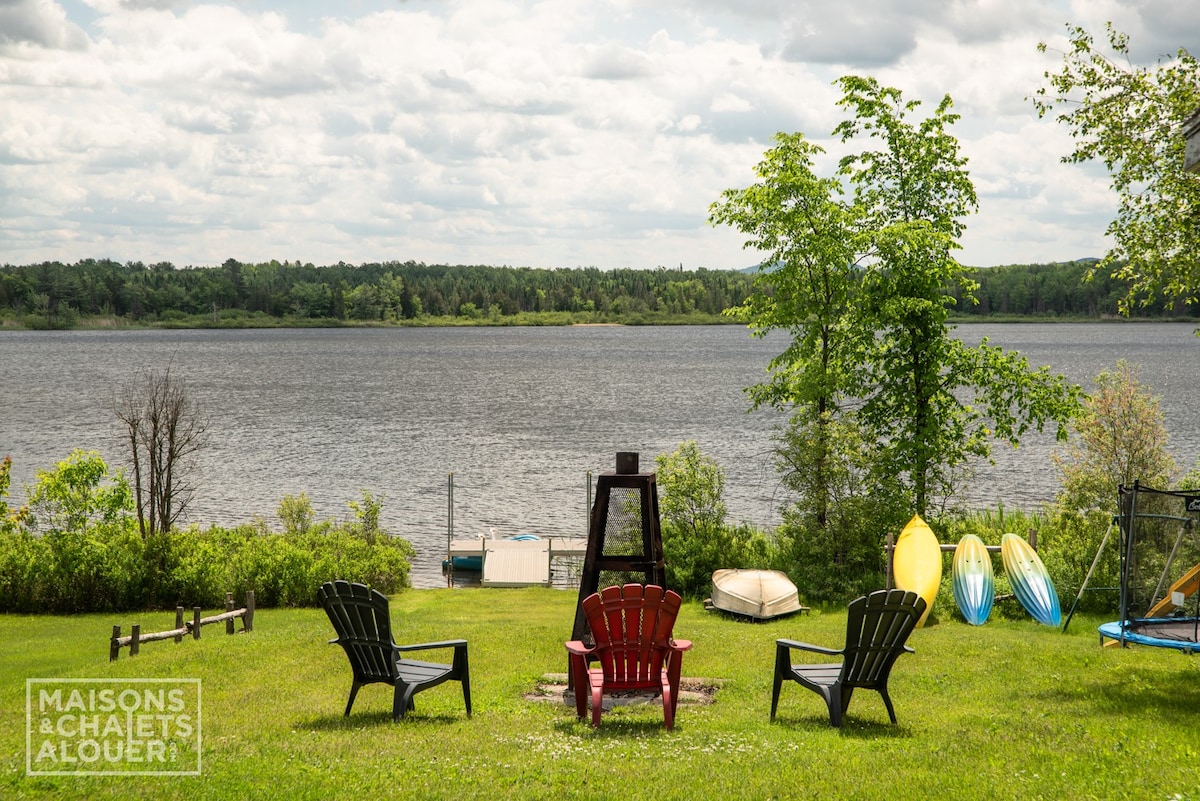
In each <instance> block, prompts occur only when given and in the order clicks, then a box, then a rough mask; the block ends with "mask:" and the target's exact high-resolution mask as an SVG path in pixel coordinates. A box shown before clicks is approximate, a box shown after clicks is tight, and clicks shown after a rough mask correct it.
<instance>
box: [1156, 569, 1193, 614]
mask: <svg viewBox="0 0 1200 801" xmlns="http://www.w3.org/2000/svg"><path fill="white" fill-rule="evenodd" d="M1197 589H1200V565H1196V566H1195V567H1193V568H1192V569H1191V570H1189V571H1188V572H1186V573H1184V574H1183V578H1181V579H1179V581H1177V582H1175V583H1174V584H1172V585H1171V589H1170V590H1168V591H1167V597H1165V598H1163V599H1162V600H1161V601H1159V602H1158V603H1156V604H1155V605H1154V606H1152V607H1151V608H1150V611H1149V612H1147V613H1146V617H1162V616H1163V615H1165V614H1167V613H1168V612H1170V611H1171V610H1173V609H1174V608H1175V606H1176V604H1175V602H1174V601H1173V600H1171V596H1173V595H1174V594H1175V593H1177V592H1180V593H1183V597H1184V598H1188V597H1190V596H1191V595H1192V593H1194V592H1196V590H1197Z"/></svg>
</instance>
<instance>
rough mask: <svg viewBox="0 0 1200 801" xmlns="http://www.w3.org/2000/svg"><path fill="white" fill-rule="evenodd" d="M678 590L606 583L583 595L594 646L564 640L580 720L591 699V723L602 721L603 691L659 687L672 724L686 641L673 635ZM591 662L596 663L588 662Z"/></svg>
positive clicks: (687, 642)
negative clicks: (609, 584) (607, 585)
mask: <svg viewBox="0 0 1200 801" xmlns="http://www.w3.org/2000/svg"><path fill="white" fill-rule="evenodd" d="M680 603H681V600H680V597H679V594H678V593H676V592H673V591H671V590H664V589H663V588H662V587H659V586H657V585H655V584H646V585H642V584H626V585H625V586H623V587H605V588H604V589H602V590H601V591H600V592H598V593H592V594H591V595H589V596H588V597H587V598H584V599H583V604H582V605H583V611H584V615H585V616H586V617H587V622H588V627H589V628H590V629H591V632H592V638H593V639H594V640H595V643H596V644H595V645H593V646H591V647H589V646H588V645H587V644H586V643H583V642H580V641H579V640H571V641H570V642H568V643H567V644H566V645H567V651H568V653H569V659H570V662H571V680H572V682H573V684H574V685H575V711H576V712H577V713H578V714H579V718H580V719H581V720H582V719H583V716H584V715H585V714H586V712H587V702H588V696H589V695H590V696H591V702H592V725H593V726H599V725H600V712H601V711H602V709H603V707H602V705H601V696H602V695H603V694H604V693H605V692H606V691H607V692H618V691H621V690H661V692H662V702H663V717H664V718H665V720H666V724H667V728H668V729H670V728H673V727H674V725H675V707H676V705H677V704H678V703H679V676H680V670H681V668H682V665H683V652H684V651H686V650H688V649H689V648H691V647H692V643H691V642H690V641H688V640H676V639H673V638H672V637H671V629H672V628H674V626H675V618H676V617H677V616H678V615H679V606H680ZM592 661H596V662H599V667H589V663H590V662H592Z"/></svg>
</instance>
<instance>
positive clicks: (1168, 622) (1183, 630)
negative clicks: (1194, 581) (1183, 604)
mask: <svg viewBox="0 0 1200 801" xmlns="http://www.w3.org/2000/svg"><path fill="white" fill-rule="evenodd" d="M1198 633H1200V618H1174V617H1151V618H1138V619H1137V620H1127V621H1125V625H1124V626H1122V625H1121V621H1120V620H1114V621H1113V622H1111V623H1105V624H1103V625H1101V626H1100V640H1101V642H1103V641H1104V640H1116V641H1117V642H1121V643H1132V644H1134V645H1149V646H1153V647H1155V648H1174V649H1176V650H1179V651H1187V652H1189V653H1195V652H1198V651H1200V638H1198V637H1197V634H1198Z"/></svg>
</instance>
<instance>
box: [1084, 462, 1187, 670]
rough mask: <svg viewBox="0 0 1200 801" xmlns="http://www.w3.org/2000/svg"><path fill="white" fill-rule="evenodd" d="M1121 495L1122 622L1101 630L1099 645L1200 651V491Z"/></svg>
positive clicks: (1138, 489)
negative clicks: (1199, 521) (1112, 643)
mask: <svg viewBox="0 0 1200 801" xmlns="http://www.w3.org/2000/svg"><path fill="white" fill-rule="evenodd" d="M1118 495H1119V500H1120V516H1119V518H1120V529H1121V554H1120V570H1121V586H1120V592H1121V597H1120V609H1119V611H1120V617H1119V619H1117V620H1115V621H1113V622H1111V623H1105V624H1103V625H1102V626H1100V627H1099V631H1100V641H1101V642H1104V640H1115V641H1116V642H1118V643H1120V644H1121V645H1122V646H1126V645H1129V644H1137V645H1148V646H1153V647H1156V648H1174V649H1175V650H1178V651H1186V652H1189V653H1191V652H1197V651H1200V526H1198V525H1197V518H1198V516H1200V490H1155V489H1150V488H1149V487H1143V486H1141V485H1140V483H1139V482H1137V481H1135V482H1134V483H1133V486H1132V487H1125V486H1121V487H1119V488H1118ZM1105 539H1106V540H1107V535H1106V536H1105ZM1103 547H1104V545H1103V543H1102V544H1101V549H1103ZM1098 558H1099V553H1097V559H1098ZM1094 566H1095V562H1093V567H1094ZM1081 591H1082V590H1081Z"/></svg>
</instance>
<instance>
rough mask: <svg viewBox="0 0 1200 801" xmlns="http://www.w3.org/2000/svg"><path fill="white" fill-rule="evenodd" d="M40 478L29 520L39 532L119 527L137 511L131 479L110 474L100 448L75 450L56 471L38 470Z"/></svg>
mask: <svg viewBox="0 0 1200 801" xmlns="http://www.w3.org/2000/svg"><path fill="white" fill-rule="evenodd" d="M36 477H37V483H36V484H35V485H34V487H33V490H32V492H30V493H29V504H28V505H29V517H28V521H27V525H28V526H29V528H30V529H31V530H32V531H34V532H36V533H41V534H50V533H55V532H63V531H76V532H86V530H87V529H89V528H90V527H93V526H99V525H117V526H119V525H120V524H121V523H122V522H123V521H125V520H127V519H128V518H129V516H130V514H131V513H132V512H133V493H132V491H131V489H130V487H129V482H128V481H126V480H125V477H124V475H123V474H121V473H117V474H116V475H115V476H114V475H110V474H109V470H108V465H107V464H105V463H104V460H103V459H102V458H100V454H99V453H97V452H96V451H81V450H75V451H72V452H71V454H70V455H69V456H68V457H67V458H66V459H64V460H63V461H61V462H59V463H58V464H57V465H56V466H55V468H54V469H53V470H38V471H37V473H36Z"/></svg>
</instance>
